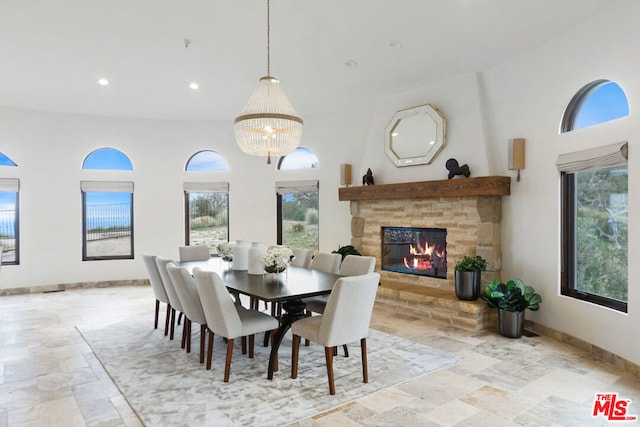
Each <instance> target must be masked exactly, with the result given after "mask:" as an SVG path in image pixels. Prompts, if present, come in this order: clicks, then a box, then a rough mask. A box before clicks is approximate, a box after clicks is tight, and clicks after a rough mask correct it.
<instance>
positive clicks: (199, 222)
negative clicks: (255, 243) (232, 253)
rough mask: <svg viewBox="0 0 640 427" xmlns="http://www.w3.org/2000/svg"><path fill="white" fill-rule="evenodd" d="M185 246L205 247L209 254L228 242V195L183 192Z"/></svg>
mask: <svg viewBox="0 0 640 427" xmlns="http://www.w3.org/2000/svg"><path fill="white" fill-rule="evenodd" d="M185 197H186V205H187V233H186V237H187V238H186V242H185V244H187V245H201V246H207V247H208V248H209V251H210V252H211V253H215V252H216V247H217V246H218V244H219V243H221V242H228V241H229V193H227V192H220V193H212V192H185Z"/></svg>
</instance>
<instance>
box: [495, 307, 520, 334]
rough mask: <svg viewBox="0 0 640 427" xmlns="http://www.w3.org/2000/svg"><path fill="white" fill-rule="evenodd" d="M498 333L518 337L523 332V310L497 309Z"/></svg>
mask: <svg viewBox="0 0 640 427" xmlns="http://www.w3.org/2000/svg"><path fill="white" fill-rule="evenodd" d="M498 326H499V327H500V334H501V335H502V336H505V337H507V338H520V337H521V336H522V335H523V334H524V311H507V310H503V309H501V308H500V309H498Z"/></svg>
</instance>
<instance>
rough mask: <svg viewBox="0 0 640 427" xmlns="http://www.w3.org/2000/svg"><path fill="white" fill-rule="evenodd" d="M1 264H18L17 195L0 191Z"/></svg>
mask: <svg viewBox="0 0 640 427" xmlns="http://www.w3.org/2000/svg"><path fill="white" fill-rule="evenodd" d="M0 246H2V264H18V258H19V257H18V193H14V192H11V191H0Z"/></svg>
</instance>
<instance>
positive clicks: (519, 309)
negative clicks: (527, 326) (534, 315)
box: [480, 279, 542, 338]
mask: <svg viewBox="0 0 640 427" xmlns="http://www.w3.org/2000/svg"><path fill="white" fill-rule="evenodd" d="M480 298H482V299H483V300H485V301H486V302H487V305H488V306H489V307H491V308H497V309H498V325H499V328H500V333H501V334H502V335H503V336H505V337H508V338H520V337H521V336H522V334H524V311H525V310H526V309H529V310H532V311H537V310H538V309H540V303H541V302H542V297H541V296H540V295H538V294H537V293H536V291H535V289H533V287H531V286H528V285H525V284H524V282H523V281H522V280H520V279H513V280H509V281H508V282H507V283H501V282H500V281H499V280H498V279H494V280H492V281H491V282H490V283H489V284H488V285H487V287H486V288H485V289H484V291H483V292H482V294H481V295H480Z"/></svg>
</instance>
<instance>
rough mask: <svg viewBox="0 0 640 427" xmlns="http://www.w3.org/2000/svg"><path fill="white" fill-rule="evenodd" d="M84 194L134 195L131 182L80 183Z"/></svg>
mask: <svg viewBox="0 0 640 427" xmlns="http://www.w3.org/2000/svg"><path fill="white" fill-rule="evenodd" d="M80 190H82V191H83V192H85V193H87V192H92V191H95V192H105V193H106V192H111V193H133V182H131V181H80Z"/></svg>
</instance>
